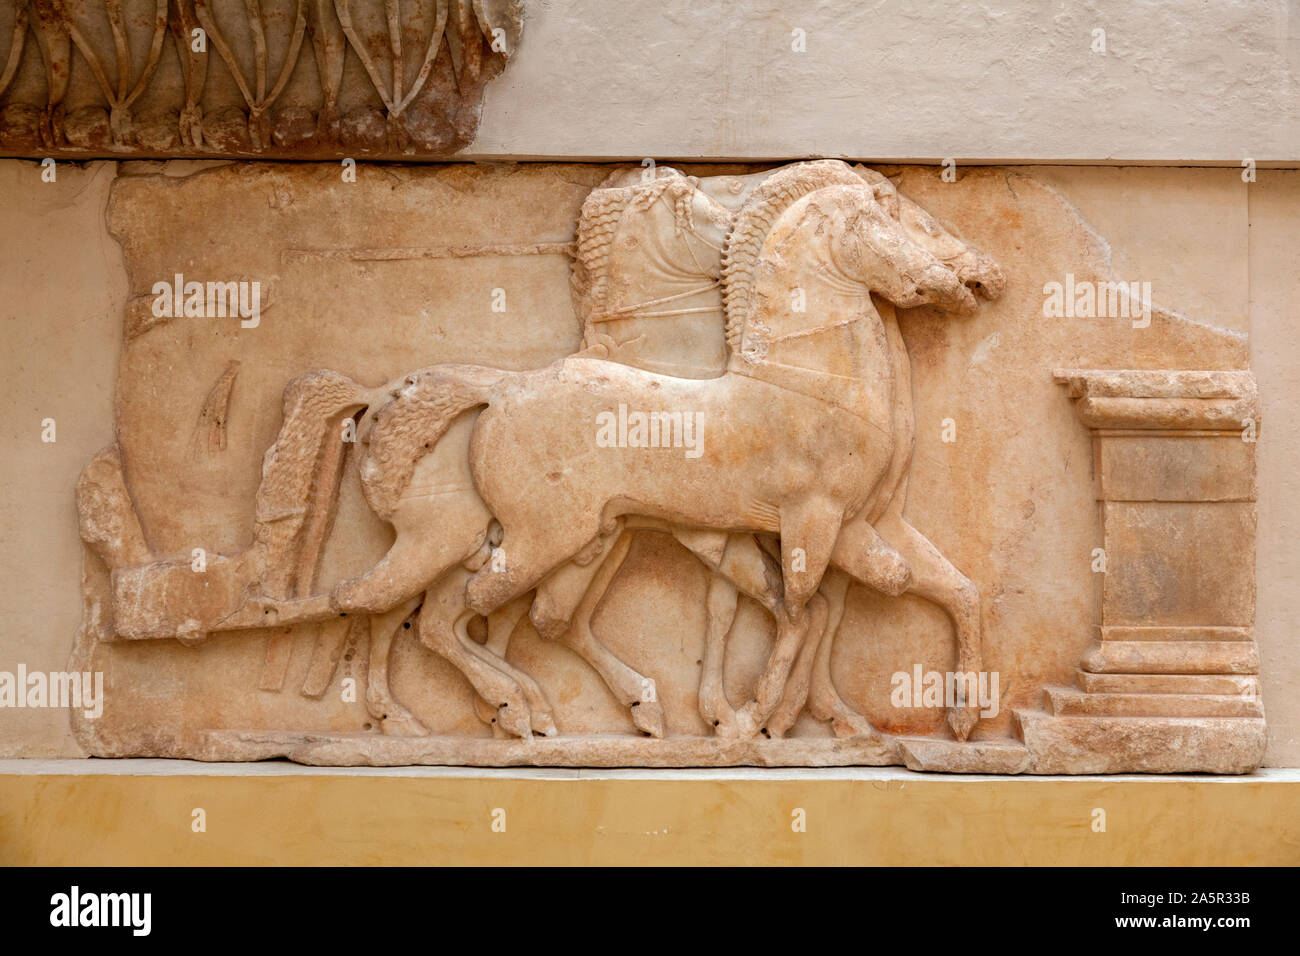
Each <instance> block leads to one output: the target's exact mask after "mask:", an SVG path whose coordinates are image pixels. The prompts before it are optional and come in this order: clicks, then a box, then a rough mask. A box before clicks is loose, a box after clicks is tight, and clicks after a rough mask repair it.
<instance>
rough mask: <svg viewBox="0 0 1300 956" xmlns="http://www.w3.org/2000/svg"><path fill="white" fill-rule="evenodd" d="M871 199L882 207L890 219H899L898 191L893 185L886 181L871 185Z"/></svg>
mask: <svg viewBox="0 0 1300 956" xmlns="http://www.w3.org/2000/svg"><path fill="white" fill-rule="evenodd" d="M871 198H872V199H874V200H875V201H876V202H878V203H880V205H881V206H883V207H884V209H885V212H886V213H888V214H889V218H890V219H894V220H897V219H898V218H899V209H898V190H897V189H896V188H894V184H893V183H892V182H890V181H889V180H888V179H884V180H881V181H880V182H878V183H872V184H871Z"/></svg>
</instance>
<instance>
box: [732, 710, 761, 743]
mask: <svg viewBox="0 0 1300 956" xmlns="http://www.w3.org/2000/svg"><path fill="white" fill-rule="evenodd" d="M763 729H764V728H763V721H762V718H761V717H759V715H758V704H756V703H755V702H754V701H752V700H751V701H750V702H749V703H748V704H746V705H745V706H744V707H742V708H740V710H738V711H736V730H737V731H738V736H739V737H740V739H741V740H751V739H753V738H754V737H757V736H758V734H759V731H761V730H763Z"/></svg>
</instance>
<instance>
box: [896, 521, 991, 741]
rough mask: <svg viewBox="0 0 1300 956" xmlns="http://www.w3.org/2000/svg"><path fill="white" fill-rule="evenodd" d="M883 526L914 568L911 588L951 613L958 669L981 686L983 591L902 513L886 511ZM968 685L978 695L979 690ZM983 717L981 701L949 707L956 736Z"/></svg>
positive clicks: (965, 733)
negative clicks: (979, 681) (908, 521)
mask: <svg viewBox="0 0 1300 956" xmlns="http://www.w3.org/2000/svg"><path fill="white" fill-rule="evenodd" d="M879 530H880V533H881V534H882V535H884V536H885V537H886V538H887V539H888V541H889V542H890V543H891V544H892V545H893V546H894V547H895V548H897V549H898V552H899V553H900V554H902V555H903V556H904V558H905V559H906V560H907V563H908V565H909V566H910V567H911V571H912V575H911V581H910V585H909V587H908V591H909V592H911V593H914V594H917V595H919V596H921V597H923V598H925V599H926V600H929V601H933V602H934V603H935V604H937V605H939V607H941V608H943V609H944V611H946V612H947V614H948V617H949V618H951V620H952V624H953V633H954V634H955V636H956V640H957V670H958V672H959V673H962V674H970V675H974V677H975V678H976V681H977V684H976V686H978V678H979V672H980V669H981V667H982V666H983V665H982V662H981V648H980V627H981V625H980V594H979V589H978V588H976V587H975V585H974V584H973V583H972V582H971V580H970V579H969V578H967V577H966V575H964V574H962V573H961V572H960V571H958V570H957V569H956V568H955V567H953V565H952V562H950V561H949V560H948V559H947V558H945V557H944V556H943V555H942V554H940V553H939V549H938V548H936V547H935V546H934V545H933V544H931V543H930V541H929V539H928V538H926V537H925V535H923V534H921V532H919V531H917V530H916V529H915V528H913V527H912V526H911V525H910V524H908V523H907V522H906V521H905V520H904V519H903V517H902V515H901V514H898V513H896V512H893V513H888V514H886V515H885V516H884V519H883V520H882V521H881V523H880V525H879ZM968 689H969V690H970V691H971V692H972V693H974V692H975V688H974V687H969V686H968ZM979 719H980V704H979V701H978V700H975V701H966V702H965V703H964V704H958V705H957V706H954V707H950V708H949V709H948V725H949V726H950V727H951V728H952V731H953V733H954V734H956V735H957V739H958V740H965V739H966V738H967V737H968V736H969V735H970V732H971V730H973V729H974V727H975V725H976V724H977V723H978V722H979Z"/></svg>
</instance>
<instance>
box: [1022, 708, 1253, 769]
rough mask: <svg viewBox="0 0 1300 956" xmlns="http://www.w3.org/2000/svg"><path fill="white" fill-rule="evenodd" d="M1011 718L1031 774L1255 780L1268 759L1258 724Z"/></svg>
mask: <svg viewBox="0 0 1300 956" xmlns="http://www.w3.org/2000/svg"><path fill="white" fill-rule="evenodd" d="M1011 715H1012V724H1013V726H1014V727H1015V730H1016V735H1017V736H1018V737H1019V738H1020V739H1021V740H1023V741H1024V742H1025V746H1026V747H1028V748H1029V760H1030V763H1029V770H1028V772H1029V773H1047V774H1076V773H1249V772H1250V771H1251V770H1253V769H1255V768H1256V767H1258V766H1259V764H1260V762H1261V761H1262V760H1263V759H1264V747H1265V742H1266V735H1265V729H1264V727H1265V725H1264V720H1263V718H1259V717H1251V718H1242V717H1136V718H1135V717H1059V716H1055V715H1052V714H1047V713H1044V712H1043V711H1041V710H1013V711H1012V712H1011Z"/></svg>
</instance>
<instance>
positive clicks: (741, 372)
mask: <svg viewBox="0 0 1300 956" xmlns="http://www.w3.org/2000/svg"><path fill="white" fill-rule="evenodd" d="M846 172H848V173H849V174H850V175H852V174H851V171H848V170H847V167H843V166H842V164H799V165H798V166H794V167H787V168H786V169H785V170H782V171H780V172H778V173H777V174H774V175H773V176H772V177H771V178H770V179H768V180H767V181H766V182H764V183H762V184H760V185H759V186H758V187H756V188H755V189H754V193H753V195H752V196H751V197H750V199H749V201H748V202H747V203H746V204H745V206H743V207H742V209H741V211H740V214H739V215H738V216H737V217H736V220H737V221H736V223H735V224H734V225H733V228H732V232H731V238H730V240H729V243H728V245H727V248H726V260H727V261H726V263H725V269H724V273H723V278H724V286H725V292H726V311H727V329H728V342H729V343H730V344H731V346H732V353H731V356H730V360H729V365H728V368H727V371H726V372H725V373H724V374H723V375H720V376H717V377H716V378H705V379H685V378H681V377H676V376H664V375H656V374H653V373H647V372H644V371H641V370H638V369H633V368H630V367H628V366H623V365H616V364H613V363H610V362H605V361H599V360H596V359H592V358H588V357H575V358H571V359H567V360H564V361H562V362H560V363H557V364H556V365H554V366H551V367H550V368H549V369H544V370H541V371H538V372H532V373H506V372H500V371H496V370H490V369H481V368H474V367H467V366H441V367H435V368H433V369H429V370H425V371H423V372H421V373H417V374H415V375H413V376H410V377H408V379H407V381H406V383H405V384H404V385H403V386H402V388H401V389H400V390H399V395H398V397H397V398H396V399H395V400H394V401H392V402H391V403H389V404H387V405H383V407H381V408H380V409H379V411H378V412H376V413H374V414H375V415H376V416H377V417H376V418H374V419H373V433H372V434H371V436H370V437H371V441H370V448H369V452H368V454H367V458H366V461H365V462H364V464H363V470H362V473H363V485H364V487H365V490H366V493H367V497H368V499H369V500H370V503H371V505H372V507H374V508H375V510H376V511H377V512H378V513H379V514H380V515H381V516H384V517H386V518H388V519H389V520H391V521H392V522H393V524H394V526H395V527H396V529H397V540H396V542H395V544H394V546H393V549H392V550H391V551H390V552H389V554H388V556H387V557H386V558H385V559H384V560H383V561H382V562H380V564H379V565H378V566H377V567H376V568H375V569H374V570H373V571H372V572H370V573H369V574H367V575H365V576H364V577H363V578H361V579H358V580H357V581H352V582H345V583H344V584H342V585H340V586H339V587H338V588H337V589H336V591H335V594H334V600H335V603H336V604H337V605H338V606H339V607H340V608H342V609H345V610H348V609H351V610H366V611H370V612H372V613H375V612H377V613H381V614H382V613H383V612H390V613H394V614H400V613H402V612H403V611H404V612H405V613H409V609H406V608H404V604H405V603H407V602H412V601H416V600H418V599H419V595H420V594H421V593H424V606H423V608H422V610H421V614H420V634H421V637H422V639H424V640H425V641H426V642H427V643H429V644H430V645H431V646H434V647H435V648H436V649H438V650H439V652H440V653H444V654H445V655H446V656H448V657H449V659H451V660H452V661H453V663H455V664H456V665H457V666H458V667H460V668H461V669H462V671H464V672H465V673H466V676H467V677H468V678H469V679H470V681H471V683H472V684H474V686H475V687H476V689H477V690H478V691H479V692H480V694H483V695H484V696H485V697H487V698H488V699H490V700H500V701H501V705H500V708H499V713H500V717H501V719H500V721H499V722H500V724H501V725H502V726H503V727H506V728H508V729H510V730H511V731H512V732H518V733H521V734H526V733H527V732H528V730H529V729H530V726H531V720H532V718H531V714H530V705H531V704H532V701H531V700H529V698H535V697H536V695H537V693H539V692H538V691H537V689H536V687H535V685H533V686H532V687H530V686H529V684H531V682H530V681H528V680H527V678H526V677H523V675H519V674H518V672H517V671H514V670H513V669H512V668H510V667H509V665H506V664H505V662H504V661H503V660H502V659H501V658H500V657H498V656H497V655H496V654H494V653H492V651H491V649H490V648H485V647H484V646H482V645H478V644H477V643H476V642H474V641H472V640H470V639H469V638H468V637H467V635H466V633H465V624H466V623H467V620H468V616H469V615H471V614H472V612H475V611H476V612H481V613H487V614H489V615H491V614H492V613H493V612H496V611H498V610H499V609H501V608H502V607H503V606H504V605H506V604H507V603H508V602H509V601H511V600H512V599H514V598H516V597H518V596H519V595H521V594H523V593H524V592H526V591H527V590H529V589H531V588H533V587H538V599H541V598H542V596H543V594H544V592H545V590H546V588H547V586H548V582H551V581H556V580H560V579H562V578H563V577H564V571H565V569H566V568H568V567H583V566H584V565H588V566H589V565H590V564H592V563H593V562H594V561H595V559H596V558H597V557H599V556H601V555H602V553H604V552H606V551H608V549H609V548H611V547H612V546H613V545H614V543H615V542H616V541H617V540H618V538H619V537H620V536H621V534H622V531H623V529H624V527H625V526H635V525H636V524H637V523H638V522H642V521H643V520H644V518H643V516H645V517H648V518H649V519H650V522H649V524H650V525H651V526H653V525H654V522H656V521H657V522H661V523H663V525H664V526H665V527H667V528H669V529H673V528H676V529H693V531H694V532H695V533H698V534H699V535H701V536H703V540H704V541H705V542H709V543H712V544H713V545H715V547H714V548H712V549H710V548H708V547H700V548H699V549H693V550H697V553H700V551H710V550H711V551H712V553H716V554H718V556H719V557H720V558H721V557H724V556H725V551H726V546H727V544H728V543H729V542H731V541H734V540H736V539H737V537H739V538H740V540H751V541H752V535H753V534H755V533H767V534H778V535H779V536H780V551H779V553H780V556H781V579H782V580H781V592H782V598H783V604H782V607H781V611H782V613H781V615H780V616H779V617H778V634H777V642H776V647H775V649H774V651H773V654H772V657H771V659H770V660H769V664H768V668H767V670H766V671H765V673H764V676H763V678H762V679H761V680H760V683H759V687H758V691H757V693H756V695H755V699H754V700H752V701H751V702H750V703H749V704H747V705H746V706H745V707H744V708H742V709H741V712H740V715H739V718H738V722H739V724H740V726H741V732H742V733H745V734H752V733H753V732H754V731H755V730H757V728H758V727H759V726H760V725H762V724H763V722H764V721H765V720H766V719H767V718H768V716H769V715H771V714H772V712H773V711H774V710H775V709H776V707H777V705H778V703H780V701H781V698H782V694H783V692H784V691H785V683H786V679H787V677H788V675H789V672H790V668H791V666H792V665H794V663H795V659H796V656H798V655H799V653H800V650H801V648H802V647H803V642H804V637H805V635H806V634H807V632H808V626H809V602H810V601H811V600H812V598H813V595H814V594H815V593H816V591H817V589H818V587H819V586H820V584H821V582H822V577H823V573H824V572H825V570H826V569H827V567H828V566H831V565H833V566H835V567H838V568H840V569H842V570H843V571H845V572H846V573H848V574H849V575H851V576H852V577H854V578H857V579H858V580H861V581H863V582H864V583H867V584H868V585H871V586H874V587H877V588H879V589H881V590H884V591H886V593H898V592H900V591H901V590H904V589H908V588H910V589H912V590H915V591H916V592H917V593H921V594H922V595H923V596H927V597H932V599H935V600H938V601H940V603H941V604H943V605H944V606H945V608H946V609H947V610H948V611H949V613H950V614H951V615H952V616H953V618H954V621H955V623H956V626H957V632H958V646H959V662H960V664H959V666H961V668H962V669H963V670H969V669H978V666H979V660H978V658H979V621H978V596H977V594H976V593H975V592H974V588H973V586H971V585H970V583H969V582H968V581H966V580H965V579H964V578H963V577H961V576H960V575H959V574H957V572H956V571H955V570H954V569H952V567H951V565H949V564H948V563H947V562H946V561H945V560H944V559H942V557H941V556H939V555H938V552H937V551H935V550H934V549H933V547H932V546H930V545H929V544H928V542H925V540H924V539H923V538H921V537H920V536H919V534H917V533H916V532H914V531H912V530H911V529H910V527H909V526H906V524H905V522H902V521H901V501H900V502H899V504H898V505H897V506H896V507H894V506H893V504H892V503H893V501H894V500H895V498H897V497H898V496H897V494H896V492H897V491H898V490H899V487H900V485H901V480H902V479H901V476H902V474H903V473H904V472H905V468H906V459H907V457H908V456H909V455H910V440H909V441H908V442H907V445H908V447H907V448H906V449H905V450H904V454H902V455H900V454H899V448H898V447H897V446H898V440H897V439H898V436H897V428H896V410H897V409H896V405H897V404H898V403H897V391H898V390H899V387H900V385H905V384H906V383H900V382H899V381H898V378H899V370H898V369H897V360H896V356H895V355H894V354H893V353H894V348H895V345H894V344H893V343H891V334H890V331H889V329H887V328H886V323H885V321H884V320H883V319H882V317H881V314H880V312H879V311H878V310H877V308H876V307H875V306H874V305H873V301H872V297H871V293H873V292H874V293H876V294H878V295H880V296H882V297H883V298H884V299H886V300H888V301H890V302H892V303H894V304H895V305H900V306H904V307H907V306H913V305H920V304H934V305H937V306H939V307H941V308H945V309H948V310H951V311H958V312H961V311H968V310H970V309H972V308H973V307H974V305H975V299H974V297H973V295H972V293H971V289H969V288H967V285H968V284H969V285H970V286H971V287H979V286H980V285H984V287H985V288H986V289H987V290H988V291H994V285H995V283H994V281H993V279H994V274H995V272H996V270H995V269H993V270H992V271H989V269H985V273H986V275H985V276H984V277H983V278H981V277H980V274H979V272H978V270H977V271H976V272H974V273H972V274H969V275H966V276H961V275H960V274H959V271H958V270H959V264H958V263H957V262H956V261H955V260H954V259H953V258H951V257H950V258H949V261H946V262H945V261H941V259H940V258H938V257H936V256H935V255H934V254H932V253H930V252H928V251H927V250H926V249H925V248H923V247H922V246H921V245H920V244H918V243H917V242H915V241H913V239H912V238H909V233H908V232H907V231H906V230H904V229H903V227H902V226H901V224H900V218H899V211H898V200H897V196H896V193H893V192H892V189H885V188H882V187H881V184H879V183H877V184H875V185H874V186H873V185H872V184H869V183H866V182H864V181H863V180H862V179H861V178H859V177H856V176H855V177H854V181H848V180H846V178H845V176H844V174H845V173H846ZM891 206H892V208H891ZM931 238H934V239H939V238H945V237H944V236H943V235H942V234H941V232H940V233H937V234H936V235H934V236H932V237H931ZM954 241H956V240H954ZM957 245H958V247H959V249H960V250H961V251H962V255H965V247H964V245H962V244H960V242H959V241H957ZM796 294H797V295H796ZM797 297H798V298H800V299H802V301H803V302H805V303H806V307H805V308H804V309H802V310H800V309H797V308H794V307H792V306H791V305H790V303H792V302H793V301H795V299H796V298H797ZM894 333H895V337H896V328H895V329H894ZM898 344H901V340H899V342H898ZM904 354H905V353H904ZM372 402H373V397H371V396H367V397H366V400H365V402H364V403H365V404H367V405H368V406H369V405H371V404H372ZM375 404H376V405H378V404H382V403H381V402H379V403H375ZM619 404H627V405H630V406H631V407H644V408H664V407H667V408H670V409H673V410H677V411H680V412H684V413H700V414H703V415H704V416H705V420H706V421H707V422H709V423H710V434H711V435H712V436H715V437H713V438H711V440H710V443H709V448H708V449H707V450H706V451H705V453H704V454H703V456H702V458H700V459H699V460H695V461H692V460H690V459H685V458H683V459H674V458H673V457H672V456H668V455H660V454H655V455H645V454H644V453H638V452H633V453H632V454H631V455H629V454H628V453H627V452H628V451H630V450H620V451H618V452H616V453H614V454H608V453H607V454H605V455H604V457H599V456H597V457H595V458H593V456H592V452H593V451H594V447H593V440H592V439H593V431H594V430H593V426H592V422H593V421H594V420H595V416H596V415H598V414H599V413H600V412H602V411H608V410H609V409H610V408H613V407H616V406H617V405H619ZM810 423H813V424H812V426H811V427H810ZM530 436H531V437H530ZM907 437H908V438H909V439H910V435H909V436H907ZM447 449H451V451H448V450H447ZM604 451H606V452H608V451H610V450H604ZM457 461H459V462H461V473H460V474H459V477H460V478H461V479H462V480H461V481H460V482H459V483H457V482H455V481H453V482H451V483H447V482H445V481H442V482H441V483H440V481H439V479H441V478H445V477H446V476H447V475H449V474H451V475H455V474H456V464H455V463H456V462H457ZM574 462H581V463H582V465H581V466H580V467H574V466H573V463H574ZM430 481H432V483H433V485H434V486H435V487H436V489H437V490H436V491H435V492H434V493H430V492H429V491H428V488H429V487H430V484H429V482H430ZM521 482H522V483H523V484H524V486H525V487H526V489H527V491H526V492H521V490H520V487H519V485H520V483H521ZM475 488H478V489H480V490H481V491H482V496H481V497H480V495H479V494H478V493H476V492H475ZM891 507H894V510H895V511H896V512H897V513H898V519H897V521H894V522H893V523H892V526H891V532H893V533H891V537H892V538H893V540H890V541H889V543H886V540H887V539H885V538H882V536H881V534H879V533H877V530H876V529H875V528H873V526H872V521H871V519H872V517H873V516H875V517H877V518H879V519H880V520H881V522H882V523H883V522H884V521H885V520H886V519H888V518H889V516H890V513H891V512H890V509H891ZM497 524H499V526H500V527H501V528H503V529H504V539H503V540H502V541H501V543H500V551H499V552H497V553H499V554H504V555H505V556H506V559H505V561H504V562H503V563H502V564H501V565H500V566H498V564H497V562H496V561H491V562H488V561H486V556H487V554H486V552H485V547H486V546H487V545H488V544H489V534H491V532H492V530H493V528H494V527H495V526H496V525H497ZM709 536H712V539H711V542H710V537H709ZM745 536H748V538H746V537H745ZM688 537H689V535H688ZM719 543H720V545H721V550H719V549H718V547H716V546H717V545H719ZM467 562H468V564H469V567H470V568H473V567H475V566H477V570H476V571H474V572H473V576H472V577H471V578H470V579H469V581H468V584H466V583H465V582H464V581H463V580H460V581H457V580H456V577H457V576H456V574H454V573H453V574H451V575H447V574H446V572H447V571H449V570H453V569H456V568H457V567H459V566H462V565H464V564H465V563H467ZM557 568H558V569H559V570H558V571H557V570H556V569H557ZM719 570H721V571H723V573H724V574H726V573H727V571H726V570H725V569H724V568H722V567H721V562H720V566H719ZM466 573H468V570H467V572H466ZM728 576H729V577H730V575H728ZM737 577H740V576H739V575H737ZM586 583H588V584H589V583H590V582H589V581H588V582H586ZM733 583H739V582H737V581H734V580H733ZM462 587H463V588H465V590H464V592H463V594H462V595H461V596H460V597H458V596H457V591H458V590H459V589H460V588H462ZM555 589H556V590H559V591H563V590H564V589H563V588H562V587H557V588H555ZM760 590H770V585H766V586H765V588H764V589H760ZM466 603H467V604H468V607H467V608H466V609H465V610H457V608H458V607H464V606H465V605H466ZM440 606H443V607H445V608H446V609H448V610H449V611H455V619H454V620H451V621H450V626H449V627H447V626H439V625H440V624H441V625H446V624H447V619H446V618H447V614H446V613H443V614H440V613H438V608H439V607H440ZM536 608H537V601H535V602H534V616H535V619H536V617H537V614H536ZM489 619H490V618H489ZM801 659H802V660H806V661H808V662H809V663H808V667H811V666H812V664H813V663H814V662H815V661H814V659H813V658H812V657H811V655H810V654H809V652H808V650H807V649H804V653H803V657H802V658H801ZM800 706H802V702H800ZM796 713H797V711H796ZM964 719H965V717H964V715H958V719H957V722H956V724H955V729H957V731H958V733H959V735H961V736H964V733H965V732H966V731H968V730H969V726H968V725H967V726H964V727H963V726H962V722H963V720H964Z"/></svg>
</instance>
